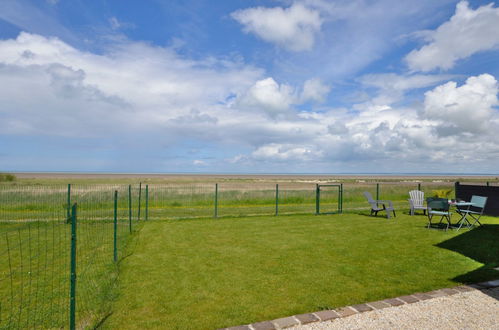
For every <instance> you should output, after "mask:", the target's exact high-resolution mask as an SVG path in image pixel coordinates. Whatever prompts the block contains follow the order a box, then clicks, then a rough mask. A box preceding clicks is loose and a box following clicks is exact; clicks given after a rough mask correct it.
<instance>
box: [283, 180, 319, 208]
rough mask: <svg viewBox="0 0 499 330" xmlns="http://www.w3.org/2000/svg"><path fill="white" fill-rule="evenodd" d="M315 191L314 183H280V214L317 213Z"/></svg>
mask: <svg viewBox="0 0 499 330" xmlns="http://www.w3.org/2000/svg"><path fill="white" fill-rule="evenodd" d="M315 192H316V185H315V184H313V183H309V182H303V183H302V182H297V183H287V182H283V183H279V214H293V213H308V214H311V213H315V206H316V199H315V197H316V195H315Z"/></svg>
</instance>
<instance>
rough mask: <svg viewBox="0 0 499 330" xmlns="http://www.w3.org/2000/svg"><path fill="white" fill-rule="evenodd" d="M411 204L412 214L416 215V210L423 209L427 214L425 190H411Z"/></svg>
mask: <svg viewBox="0 0 499 330" xmlns="http://www.w3.org/2000/svg"><path fill="white" fill-rule="evenodd" d="M409 197H410V198H409V199H408V200H409V204H411V215H414V213H415V211H416V210H423V214H426V206H424V192H422V191H420V190H411V191H409Z"/></svg>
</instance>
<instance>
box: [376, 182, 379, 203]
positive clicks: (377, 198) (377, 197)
mask: <svg viewBox="0 0 499 330" xmlns="http://www.w3.org/2000/svg"><path fill="white" fill-rule="evenodd" d="M376 200H377V201H378V200H379V183H376Z"/></svg>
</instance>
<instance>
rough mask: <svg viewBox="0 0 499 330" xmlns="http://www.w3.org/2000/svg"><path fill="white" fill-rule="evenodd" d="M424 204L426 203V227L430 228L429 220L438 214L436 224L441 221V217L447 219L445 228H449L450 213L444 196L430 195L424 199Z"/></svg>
mask: <svg viewBox="0 0 499 330" xmlns="http://www.w3.org/2000/svg"><path fill="white" fill-rule="evenodd" d="M426 204H427V205H428V228H431V227H432V225H433V223H432V222H431V220H432V219H433V216H435V215H436V216H440V222H439V223H438V226H440V224H441V223H442V221H443V219H445V220H447V227H446V228H445V230H447V229H449V226H450V218H451V216H452V213H451V212H450V211H449V202H448V200H447V199H446V198H433V197H430V198H428V199H427V200H426Z"/></svg>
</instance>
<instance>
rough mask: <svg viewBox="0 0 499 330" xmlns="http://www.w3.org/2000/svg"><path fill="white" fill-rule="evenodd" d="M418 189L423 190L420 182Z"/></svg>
mask: <svg viewBox="0 0 499 330" xmlns="http://www.w3.org/2000/svg"><path fill="white" fill-rule="evenodd" d="M418 190H419V191H421V183H418Z"/></svg>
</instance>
